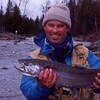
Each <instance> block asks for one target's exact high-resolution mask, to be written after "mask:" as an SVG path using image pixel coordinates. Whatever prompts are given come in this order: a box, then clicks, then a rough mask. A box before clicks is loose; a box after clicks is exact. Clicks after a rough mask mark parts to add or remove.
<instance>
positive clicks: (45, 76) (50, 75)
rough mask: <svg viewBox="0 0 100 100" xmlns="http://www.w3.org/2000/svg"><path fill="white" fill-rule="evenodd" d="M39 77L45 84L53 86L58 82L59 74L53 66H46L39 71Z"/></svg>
mask: <svg viewBox="0 0 100 100" xmlns="http://www.w3.org/2000/svg"><path fill="white" fill-rule="evenodd" d="M38 79H39V82H40V83H41V84H42V85H43V86H45V87H49V88H51V87H52V86H53V85H54V84H55V82H56V79H57V75H56V73H54V72H53V70H52V69H51V68H50V69H48V68H46V69H45V70H43V71H41V72H40V73H39V77H38Z"/></svg>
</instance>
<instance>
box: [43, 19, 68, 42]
mask: <svg viewBox="0 0 100 100" xmlns="http://www.w3.org/2000/svg"><path fill="white" fill-rule="evenodd" d="M44 30H45V33H46V37H47V39H48V40H49V41H50V42H52V43H54V44H61V43H62V42H64V40H65V39H66V36H67V32H68V30H69V29H68V27H67V25H66V24H64V23H62V22H60V21H57V20H51V21H48V22H47V23H46V24H45V25H44Z"/></svg>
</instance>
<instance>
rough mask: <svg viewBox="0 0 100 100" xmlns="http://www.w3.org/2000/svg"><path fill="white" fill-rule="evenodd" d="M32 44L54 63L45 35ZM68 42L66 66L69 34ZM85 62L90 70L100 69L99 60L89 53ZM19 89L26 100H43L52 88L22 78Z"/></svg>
mask: <svg viewBox="0 0 100 100" xmlns="http://www.w3.org/2000/svg"><path fill="white" fill-rule="evenodd" d="M34 42H35V43H36V44H37V45H38V46H39V47H41V51H40V52H41V53H42V54H49V53H50V54H51V55H50V58H51V59H52V60H53V61H56V59H55V57H54V55H53V52H52V51H53V50H52V48H51V47H50V46H49V45H48V44H46V43H45V34H44V33H41V34H39V35H38V36H37V37H36V38H35V39H34ZM68 42H69V48H68V52H67V54H66V57H65V62H66V64H68V65H71V53H72V49H73V42H72V37H71V35H70V34H68ZM28 59H31V57H28ZM87 61H88V63H89V65H90V67H91V68H96V67H100V58H99V57H97V56H95V55H94V54H93V53H92V52H91V51H89V52H88V57H87ZM20 89H21V91H22V92H23V94H24V96H25V97H26V98H27V100H45V99H46V98H47V97H48V96H49V95H50V94H52V92H53V91H54V90H53V87H52V88H46V87H43V86H41V84H39V83H38V81H37V79H36V78H33V77H28V76H24V75H23V76H22V79H21V85H20ZM96 92H100V90H99V91H98V90H96Z"/></svg>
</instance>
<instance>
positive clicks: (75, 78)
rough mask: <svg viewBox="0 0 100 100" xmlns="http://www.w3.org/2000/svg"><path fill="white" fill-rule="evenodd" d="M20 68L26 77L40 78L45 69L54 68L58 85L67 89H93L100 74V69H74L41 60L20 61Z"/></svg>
mask: <svg viewBox="0 0 100 100" xmlns="http://www.w3.org/2000/svg"><path fill="white" fill-rule="evenodd" d="M18 62H19V66H15V68H17V69H18V70H20V71H21V72H22V73H23V74H24V75H27V76H32V77H38V74H39V72H40V71H41V70H43V69H44V68H52V69H53V70H54V71H55V72H56V73H57V81H56V85H57V86H59V87H61V86H66V87H74V88H81V87H92V84H93V82H95V76H96V75H97V73H98V72H100V68H95V69H86V68H83V66H82V65H77V66H75V67H72V66H71V65H66V64H63V63H58V62H50V61H46V60H40V59H19V60H18Z"/></svg>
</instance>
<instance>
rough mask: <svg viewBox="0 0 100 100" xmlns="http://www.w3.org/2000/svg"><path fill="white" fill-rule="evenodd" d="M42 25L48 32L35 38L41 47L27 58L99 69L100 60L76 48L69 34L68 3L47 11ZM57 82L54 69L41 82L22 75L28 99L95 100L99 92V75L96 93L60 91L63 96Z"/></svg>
mask: <svg viewBox="0 0 100 100" xmlns="http://www.w3.org/2000/svg"><path fill="white" fill-rule="evenodd" d="M42 25H43V28H44V31H45V33H41V34H39V35H38V36H37V37H36V38H35V39H34V42H35V43H36V44H37V45H38V46H39V48H38V49H36V50H35V51H33V52H32V53H31V54H30V55H29V57H28V59H35V58H37V59H44V60H49V61H54V62H61V63H66V64H68V65H72V66H74V65H77V64H84V65H86V66H87V67H90V68H96V67H100V58H99V57H96V56H95V55H94V54H93V53H92V52H91V51H89V50H88V49H87V48H85V47H84V46H82V45H75V46H74V44H73V41H72V37H71V34H70V33H69V29H70V27H71V19H70V11H69V9H68V7H67V6H66V4H63V3H61V4H57V5H55V6H53V7H51V8H50V9H49V10H48V11H47V12H46V14H45V16H44V19H43V23H42ZM56 79H57V75H56V73H54V72H53V70H52V69H51V68H50V69H48V68H46V69H45V70H43V71H41V72H40V74H39V77H38V79H36V78H33V77H29V76H24V75H23V77H22V80H21V86H20V88H21V90H22V92H23V94H24V95H25V97H26V98H27V99H28V100H59V99H60V100H64V98H65V99H66V100H73V99H74V100H75V99H77V100H82V99H84V100H92V99H93V95H92V99H91V94H93V91H97V92H100V91H99V89H100V73H97V77H96V82H94V83H93V86H94V88H95V90H93V89H70V88H66V89H65V90H61V91H63V93H61V92H60V89H59V88H57V87H56V86H55V82H56ZM57 91H58V92H57ZM64 91H65V93H64ZM77 91H78V92H77ZM57 94H58V95H57ZM63 94H64V95H63ZM85 94H86V95H85ZM52 95H53V96H52ZM87 95H88V96H87Z"/></svg>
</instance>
